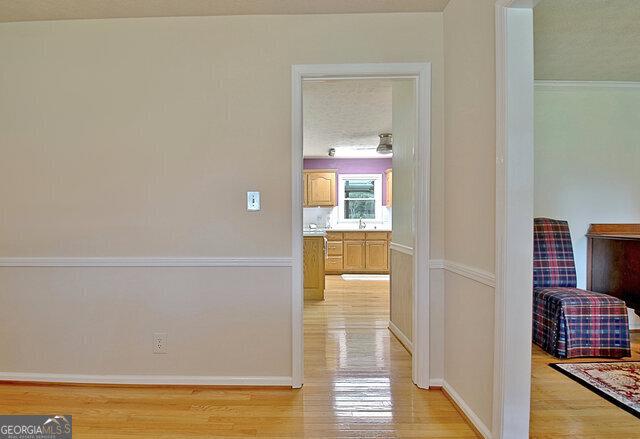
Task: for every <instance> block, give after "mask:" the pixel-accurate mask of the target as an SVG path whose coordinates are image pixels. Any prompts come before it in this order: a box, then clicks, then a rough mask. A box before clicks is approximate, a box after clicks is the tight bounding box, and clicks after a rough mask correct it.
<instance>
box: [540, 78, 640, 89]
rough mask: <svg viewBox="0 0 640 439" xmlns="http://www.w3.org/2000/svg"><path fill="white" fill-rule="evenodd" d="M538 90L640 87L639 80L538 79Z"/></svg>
mask: <svg viewBox="0 0 640 439" xmlns="http://www.w3.org/2000/svg"><path fill="white" fill-rule="evenodd" d="M534 86H535V88H536V90H553V89H562V88H594V89H608V88H640V82H637V81H552V80H542V79H537V80H535V81H534Z"/></svg>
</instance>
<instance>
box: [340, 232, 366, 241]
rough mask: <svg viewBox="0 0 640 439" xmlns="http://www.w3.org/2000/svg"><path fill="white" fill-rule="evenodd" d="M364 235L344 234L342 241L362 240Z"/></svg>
mask: <svg viewBox="0 0 640 439" xmlns="http://www.w3.org/2000/svg"><path fill="white" fill-rule="evenodd" d="M365 235H366V234H365V232H344V239H345V241H346V240H358V239H364V238H365Z"/></svg>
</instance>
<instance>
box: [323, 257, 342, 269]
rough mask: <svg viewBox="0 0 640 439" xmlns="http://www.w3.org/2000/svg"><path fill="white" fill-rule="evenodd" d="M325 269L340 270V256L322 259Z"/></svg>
mask: <svg viewBox="0 0 640 439" xmlns="http://www.w3.org/2000/svg"><path fill="white" fill-rule="evenodd" d="M324 269H325V270H326V271H342V256H328V257H327V258H326V259H325V260H324Z"/></svg>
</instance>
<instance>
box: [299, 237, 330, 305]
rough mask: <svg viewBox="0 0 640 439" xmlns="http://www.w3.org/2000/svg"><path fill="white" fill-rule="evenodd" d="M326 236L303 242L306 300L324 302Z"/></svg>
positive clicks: (307, 239) (306, 238)
mask: <svg viewBox="0 0 640 439" xmlns="http://www.w3.org/2000/svg"><path fill="white" fill-rule="evenodd" d="M324 249H325V247H324V236H305V237H304V240H303V259H302V261H303V274H304V298H305V299H311V300H324Z"/></svg>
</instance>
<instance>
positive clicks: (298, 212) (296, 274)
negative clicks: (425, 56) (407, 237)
mask: <svg viewBox="0 0 640 439" xmlns="http://www.w3.org/2000/svg"><path fill="white" fill-rule="evenodd" d="M362 77H367V78H371V77H384V78H393V77H402V78H407V77H413V78H415V79H416V84H417V87H416V98H417V108H418V111H417V118H418V120H417V127H418V142H417V148H416V149H415V151H414V154H415V160H416V167H415V170H414V197H415V198H414V203H415V208H414V218H413V219H414V224H415V233H414V258H413V260H414V270H413V273H414V274H413V275H414V283H413V284H414V285H415V288H414V289H413V303H414V306H413V356H412V361H413V364H412V366H413V382H414V383H415V384H416V385H417V386H418V387H421V388H425V389H426V388H428V387H429V254H430V253H429V190H430V184H429V176H430V158H431V157H430V156H431V63H381V64H306V65H293V66H292V67H291V86H292V88H291V99H292V101H291V115H292V120H291V145H292V151H291V161H292V166H291V168H292V174H291V212H292V215H291V231H292V234H291V255H292V258H293V265H292V267H291V292H292V295H291V332H292V340H291V341H292V343H291V357H292V365H291V368H292V369H291V385H292V387H294V388H299V387H302V383H303V374H304V373H303V364H304V337H303V306H304V299H303V298H304V294H303V274H302V243H303V239H302V202H303V199H302V167H303V162H302V160H303V159H302V81H303V80H304V79H312V78H362Z"/></svg>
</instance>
